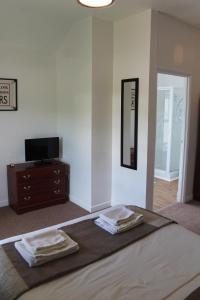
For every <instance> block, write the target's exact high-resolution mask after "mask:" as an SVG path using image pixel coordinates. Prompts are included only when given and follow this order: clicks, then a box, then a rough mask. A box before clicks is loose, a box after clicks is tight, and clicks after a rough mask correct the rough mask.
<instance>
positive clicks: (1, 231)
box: [0, 201, 88, 239]
mask: <svg viewBox="0 0 200 300" xmlns="http://www.w3.org/2000/svg"><path fill="white" fill-rule="evenodd" d="M87 214H88V212H87V211H86V210H84V209H82V208H81V207H79V206H77V205H75V204H74V203H72V202H70V201H68V202H66V203H65V204H59V205H54V206H50V207H47V208H43V209H39V210H34V211H31V212H28V213H25V214H21V215H17V214H16V213H15V212H14V211H13V210H12V209H11V208H10V207H2V208H0V239H4V238H7V237H10V236H14V235H17V234H22V233H26V232H29V231H32V230H36V229H40V228H43V227H47V226H50V225H55V224H59V223H62V222H65V221H68V220H71V219H74V218H78V217H81V216H84V215H87Z"/></svg>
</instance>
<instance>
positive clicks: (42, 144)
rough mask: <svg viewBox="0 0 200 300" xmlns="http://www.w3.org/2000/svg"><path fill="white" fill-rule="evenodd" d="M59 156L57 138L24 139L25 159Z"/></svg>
mask: <svg viewBox="0 0 200 300" xmlns="http://www.w3.org/2000/svg"><path fill="white" fill-rule="evenodd" d="M58 157H59V138H58V137H51V138H40V139H26V140H25V159H26V161H32V160H45V159H52V158H58Z"/></svg>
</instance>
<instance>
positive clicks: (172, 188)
mask: <svg viewBox="0 0 200 300" xmlns="http://www.w3.org/2000/svg"><path fill="white" fill-rule="evenodd" d="M177 191H178V180H174V181H171V182H168V181H165V180H161V179H158V178H154V195H153V209H154V210H159V209H161V208H165V207H167V206H169V205H172V204H175V203H176V194H177Z"/></svg>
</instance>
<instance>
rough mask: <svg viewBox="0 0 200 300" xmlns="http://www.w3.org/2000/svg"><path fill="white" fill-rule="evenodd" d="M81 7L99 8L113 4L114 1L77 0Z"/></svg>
mask: <svg viewBox="0 0 200 300" xmlns="http://www.w3.org/2000/svg"><path fill="white" fill-rule="evenodd" d="M77 1H78V2H79V3H80V4H81V5H83V6H87V7H92V8H98V7H105V6H109V5H111V4H113V2H114V0H77Z"/></svg>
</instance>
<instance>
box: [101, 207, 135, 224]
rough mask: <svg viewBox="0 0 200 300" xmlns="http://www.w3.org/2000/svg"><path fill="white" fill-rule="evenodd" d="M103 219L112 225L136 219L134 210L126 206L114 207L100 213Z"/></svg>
mask: <svg viewBox="0 0 200 300" xmlns="http://www.w3.org/2000/svg"><path fill="white" fill-rule="evenodd" d="M99 217H100V218H101V219H103V220H104V221H106V222H107V223H109V224H111V225H116V226H117V225H120V224H123V223H126V222H127V221H130V220H133V219H134V212H133V211H132V210H130V209H128V208H127V207H125V206H117V207H112V208H110V209H109V210H108V211H106V212H104V213H101V214H100V215H99Z"/></svg>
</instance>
